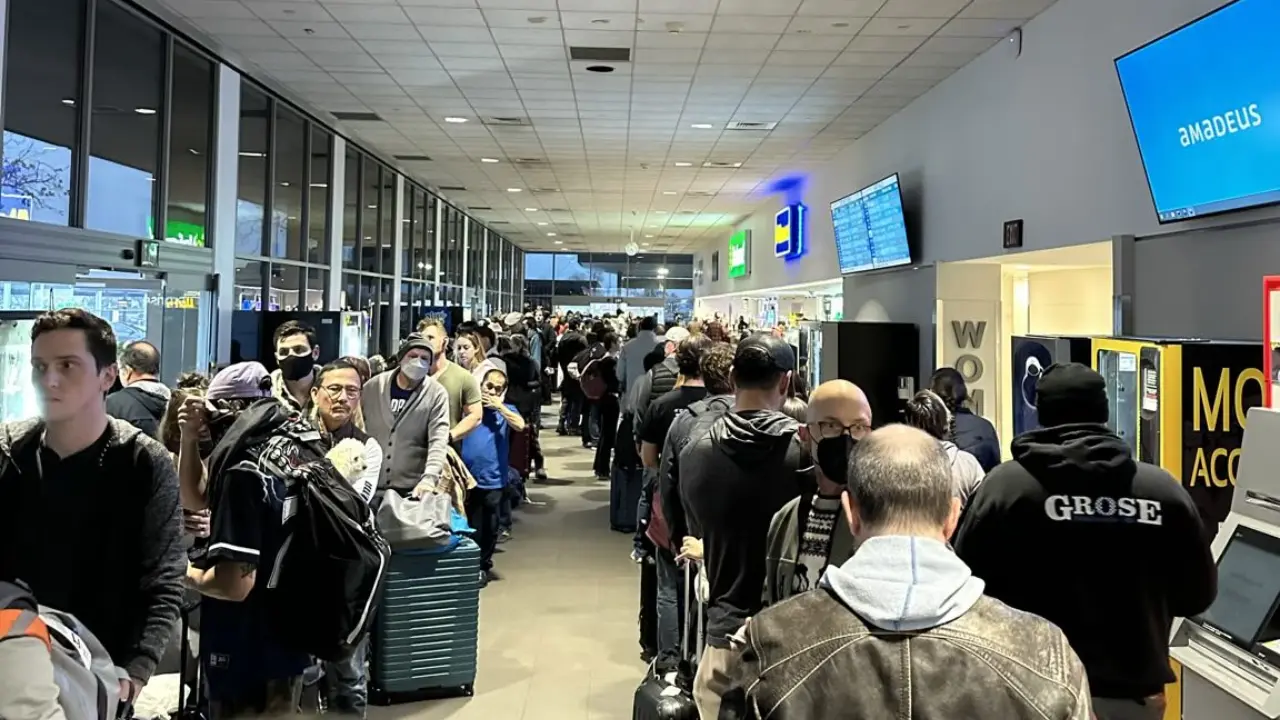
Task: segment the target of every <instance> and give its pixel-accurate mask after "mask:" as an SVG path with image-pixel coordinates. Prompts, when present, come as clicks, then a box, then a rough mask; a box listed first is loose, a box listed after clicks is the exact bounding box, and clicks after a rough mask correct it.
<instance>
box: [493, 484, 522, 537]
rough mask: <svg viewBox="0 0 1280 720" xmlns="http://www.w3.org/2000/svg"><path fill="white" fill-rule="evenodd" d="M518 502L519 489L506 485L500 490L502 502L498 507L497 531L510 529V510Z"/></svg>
mask: <svg viewBox="0 0 1280 720" xmlns="http://www.w3.org/2000/svg"><path fill="white" fill-rule="evenodd" d="M519 500H520V488H519V487H516V486H515V485H508V486H506V487H504V488H502V502H501V504H499V505H498V531H499V532H501V531H503V530H510V529H511V510H512V509H513V508H514V507H515V506H516V503H517V502H518V501H519Z"/></svg>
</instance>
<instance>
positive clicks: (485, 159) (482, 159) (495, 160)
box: [480, 158, 498, 163]
mask: <svg viewBox="0 0 1280 720" xmlns="http://www.w3.org/2000/svg"><path fill="white" fill-rule="evenodd" d="M480 162H483V163H496V162H498V158H480Z"/></svg>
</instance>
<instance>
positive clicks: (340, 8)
mask: <svg viewBox="0 0 1280 720" xmlns="http://www.w3.org/2000/svg"><path fill="white" fill-rule="evenodd" d="M324 7H325V9H326V10H328V11H329V14H330V15H332V16H333V17H334V18H336V19H337V20H339V21H342V22H348V21H349V22H368V23H403V22H407V21H408V18H407V17H406V16H405V14H404V11H403V10H401V9H400V7H399V6H397V5H391V6H386V5H356V4H353V3H326V4H325V6H324Z"/></svg>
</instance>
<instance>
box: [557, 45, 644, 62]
mask: <svg viewBox="0 0 1280 720" xmlns="http://www.w3.org/2000/svg"><path fill="white" fill-rule="evenodd" d="M569 59H570V60H586V61H588V62H614V63H624V62H631V48H629V47H573V46H571V47H570V48H569Z"/></svg>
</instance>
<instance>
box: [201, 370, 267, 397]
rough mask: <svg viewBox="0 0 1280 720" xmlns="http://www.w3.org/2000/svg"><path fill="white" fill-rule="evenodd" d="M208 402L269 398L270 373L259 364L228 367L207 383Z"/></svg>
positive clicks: (206, 394)
mask: <svg viewBox="0 0 1280 720" xmlns="http://www.w3.org/2000/svg"><path fill="white" fill-rule="evenodd" d="M205 397H207V398H209V399H210V400H246V399H250V398H265V397H271V373H269V372H267V369H266V368H265V367H263V365H262V363H260V362H253V361H249V362H241V363H236V364H235V365H228V366H227V367H225V368H223V369H222V370H220V371H218V374H217V375H214V376H213V380H211V381H209V389H208V390H207V391H205Z"/></svg>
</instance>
